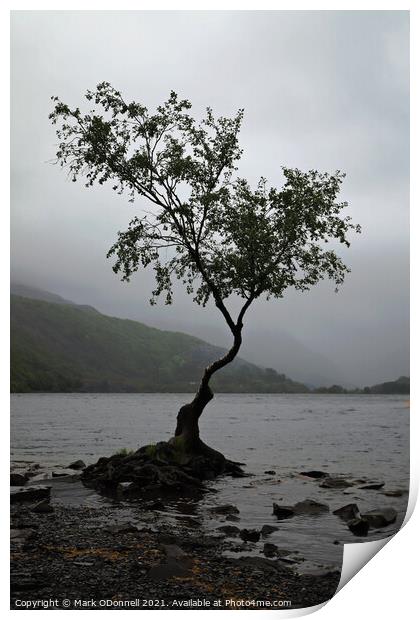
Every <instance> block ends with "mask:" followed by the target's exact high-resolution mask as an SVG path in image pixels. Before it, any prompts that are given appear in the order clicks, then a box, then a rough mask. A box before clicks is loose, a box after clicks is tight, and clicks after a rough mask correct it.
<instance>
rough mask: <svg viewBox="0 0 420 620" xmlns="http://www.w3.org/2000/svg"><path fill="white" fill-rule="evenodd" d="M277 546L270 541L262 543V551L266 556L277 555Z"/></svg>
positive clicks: (272, 556)
mask: <svg viewBox="0 0 420 620" xmlns="http://www.w3.org/2000/svg"><path fill="white" fill-rule="evenodd" d="M277 551H278V547H277V545H273V544H272V543H267V542H266V543H264V548H263V553H264V555H265V557H266V558H274V557H275V556H276V555H277Z"/></svg>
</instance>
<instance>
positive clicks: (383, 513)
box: [363, 508, 398, 527]
mask: <svg viewBox="0 0 420 620" xmlns="http://www.w3.org/2000/svg"><path fill="white" fill-rule="evenodd" d="M397 515H398V513H397V511H396V510H394V508H383V509H382V510H370V511H369V512H366V513H364V514H363V518H364V519H366V521H367V522H368V523H369V525H371V526H372V527H386V526H387V525H391V523H395V520H396V518H397Z"/></svg>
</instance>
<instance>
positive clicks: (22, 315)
mask: <svg viewBox="0 0 420 620" xmlns="http://www.w3.org/2000/svg"><path fill="white" fill-rule="evenodd" d="M13 293H15V294H12V295H11V390H12V392H39V391H42V392H69V391H74V392H193V391H194V390H195V389H196V387H197V385H198V382H199V380H200V377H201V372H202V370H203V368H204V367H205V366H206V365H207V364H208V363H209V362H211V361H213V360H214V359H217V358H218V357H220V356H221V355H222V354H223V352H224V350H223V349H222V348H219V347H215V346H213V345H210V344H208V343H206V342H204V341H203V340H200V339H199V338H195V337H193V336H189V335H187V334H184V333H179V332H171V331H162V330H159V329H155V328H152V327H148V326H147V325H144V324H143V323H138V322H136V321H130V320H123V319H118V318H114V317H110V316H106V315H104V314H101V313H100V312H98V311H97V310H95V309H94V308H92V307H90V306H79V305H76V304H74V303H72V302H69V301H67V300H65V299H63V298H61V297H59V296H56V295H53V294H52V293H48V292H46V291H40V290H39V289H32V288H30V287H25V286H22V285H14V287H13ZM16 293H19V294H16ZM212 385H213V387H214V389H215V391H219V392H250V393H251V392H258V393H265V392H268V393H281V392H291V393H295V392H308V388H307V387H306V386H305V385H303V384H302V383H297V382H295V381H292V380H291V379H289V378H288V377H286V376H285V375H282V374H278V373H277V372H276V371H275V370H272V369H262V368H259V367H258V366H256V365H254V364H250V363H248V362H246V361H244V360H242V359H236V360H235V361H234V362H233V363H232V364H230V365H229V366H227V367H226V368H224V369H223V370H221V371H220V372H219V373H217V375H215V377H214V380H213V381H212Z"/></svg>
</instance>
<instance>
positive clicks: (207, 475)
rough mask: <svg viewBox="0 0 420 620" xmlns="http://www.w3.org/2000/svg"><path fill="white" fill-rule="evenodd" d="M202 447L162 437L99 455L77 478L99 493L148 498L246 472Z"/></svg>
mask: <svg viewBox="0 0 420 620" xmlns="http://www.w3.org/2000/svg"><path fill="white" fill-rule="evenodd" d="M203 445H204V444H203ZM206 448H207V450H204V451H200V452H197V453H192V454H190V453H186V452H185V451H184V450H183V449H182V446H181V445H178V444H177V442H176V441H174V442H172V443H168V442H164V441H162V442H159V443H157V444H151V445H147V446H143V447H141V448H139V449H138V450H137V451H136V452H133V453H129V454H127V453H121V454H114V455H113V456H111V457H109V458H107V457H102V458H100V459H99V460H98V462H97V463H96V464H94V465H90V466H89V467H87V468H86V469H85V470H84V471H83V473H82V475H81V480H82V482H83V483H84V484H85V485H86V486H89V487H93V488H95V489H97V490H98V491H100V492H102V493H106V494H114V493H115V494H118V495H120V496H124V497H127V498H130V497H133V498H135V497H144V498H150V497H156V496H159V497H161V496H162V495H171V494H174V495H178V496H179V495H192V494H193V495H194V494H197V493H200V492H202V491H204V490H205V489H206V488H205V485H204V484H203V481H206V480H212V479H214V478H215V477H216V476H220V475H230V476H234V477H240V476H245V475H246V474H245V473H244V472H243V471H242V469H241V467H240V464H239V463H235V462H233V461H229V460H228V459H226V458H225V457H224V456H223V455H222V454H221V453H220V452H216V451H215V450H212V449H211V448H208V447H207V446H206Z"/></svg>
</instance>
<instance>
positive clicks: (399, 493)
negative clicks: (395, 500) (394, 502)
mask: <svg viewBox="0 0 420 620" xmlns="http://www.w3.org/2000/svg"><path fill="white" fill-rule="evenodd" d="M406 493H407V491H406V490H405V489H395V490H393V491H384V492H383V494H382V495H386V496H387V497H402V496H403V495H405V494H406Z"/></svg>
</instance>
